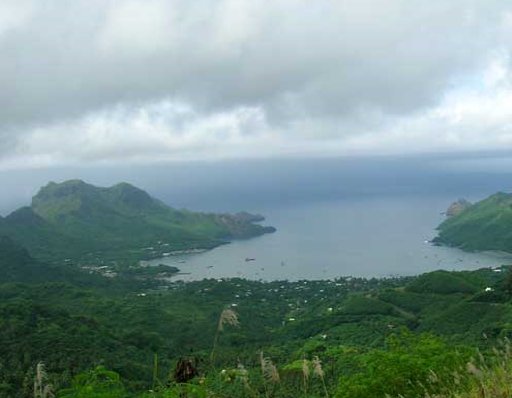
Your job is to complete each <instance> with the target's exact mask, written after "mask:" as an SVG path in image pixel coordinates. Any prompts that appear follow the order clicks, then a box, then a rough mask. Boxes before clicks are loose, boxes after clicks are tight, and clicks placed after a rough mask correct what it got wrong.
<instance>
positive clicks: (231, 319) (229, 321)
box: [210, 308, 240, 365]
mask: <svg viewBox="0 0 512 398" xmlns="http://www.w3.org/2000/svg"><path fill="white" fill-rule="evenodd" d="M225 325H229V326H233V327H238V326H239V325H240V322H239V321H238V314H237V313H236V312H235V311H233V310H232V309H231V308H226V309H224V310H223V311H222V312H221V314H220V316H219V322H218V324H217V330H216V332H215V337H214V338H213V348H212V353H211V354H210V361H211V363H212V365H213V362H214V359H215V350H216V349H217V344H218V341H219V335H220V332H222V331H223V330H224V326H225Z"/></svg>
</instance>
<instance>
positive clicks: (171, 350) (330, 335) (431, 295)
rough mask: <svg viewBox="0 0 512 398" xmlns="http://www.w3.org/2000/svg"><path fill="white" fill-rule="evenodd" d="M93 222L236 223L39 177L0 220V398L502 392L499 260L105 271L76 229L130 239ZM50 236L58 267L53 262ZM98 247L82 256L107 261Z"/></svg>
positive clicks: (127, 264)
mask: <svg viewBox="0 0 512 398" xmlns="http://www.w3.org/2000/svg"><path fill="white" fill-rule="evenodd" d="M77 191H79V194H78V195H77V194H76V192H77ZM102 206H103V207H102ZM475 206H477V207H478V206H479V204H477V205H475ZM98 209H99V210H98ZM472 209H473V207H469V208H467V209H465V210H463V211H461V212H460V214H459V215H455V216H453V218H452V219H453V220H455V221H453V222H454V223H456V220H457V217H462V216H464V215H465V214H469V212H471V211H472ZM135 210H137V211H135ZM137 212H138V213H137ZM136 213H137V214H136ZM169 214H173V216H172V217H174V218H173V221H172V223H174V224H172V223H171V222H170V221H169V220H170V218H166V217H170V216H169ZM103 216H105V220H108V221H109V222H113V223H114V224H115V228H125V229H126V231H125V233H126V234H135V233H136V232H137V233H139V232H140V233H141V236H144V231H145V228H147V231H150V232H148V233H149V234H152V233H157V234H158V232H155V231H159V228H158V227H155V225H157V224H158V225H160V227H162V228H164V229H165V228H167V227H169V225H171V224H172V225H173V227H172V228H175V227H176V225H179V222H178V221H176V220H178V219H180V218H181V222H182V224H180V225H181V226H180V227H179V228H184V229H188V231H189V232H190V231H192V230H193V229H194V228H196V230H195V232H194V234H196V233H198V231H199V230H201V232H200V233H199V234H198V235H194V236H202V237H203V238H204V237H206V236H210V237H211V236H217V237H219V236H221V235H222V234H221V235H218V233H219V232H218V230H216V231H217V232H215V231H214V229H215V228H218V227H219V225H224V226H225V225H226V223H227V224H229V223H230V222H231V221H230V220H233V219H232V218H230V217H234V216H216V215H204V214H196V213H188V214H186V213H185V212H177V211H176V210H173V209H171V208H168V207H165V206H164V205H162V204H161V203H160V202H158V201H155V200H154V199H152V198H151V197H149V196H148V195H147V194H146V193H144V192H143V191H140V190H137V189H136V188H134V187H131V186H127V185H126V184H121V185H118V186H115V187H113V188H108V189H107V188H95V187H92V186H88V185H87V184H84V183H82V182H77V181H72V182H68V183H66V184H63V185H59V184H50V185H49V186H47V187H46V188H44V189H43V190H42V191H41V192H40V193H39V194H38V195H37V196H36V197H35V198H34V203H33V205H32V207H31V208H25V209H21V210H19V211H18V212H15V213H13V214H12V215H11V216H9V217H7V219H3V220H0V223H2V224H3V226H0V229H1V228H4V229H2V231H3V232H4V233H5V232H10V231H11V232H12V230H10V228H11V227H12V225H13V224H12V223H14V224H16V225H23V228H21V229H17V230H16V231H15V233H13V234H12V237H7V236H1V235H0V398H28V397H34V398H49V397H52V396H54V395H55V394H56V396H57V397H61V398H86V397H87V398H121V397H122V398H124V397H127V398H129V397H137V398H171V397H176V398H182V397H198V398H199V397H226V398H232V397H251V398H253V397H265V398H270V397H276V398H277V397H296V396H304V397H313V398H314V397H339V398H349V397H350V398H352V397H353V398H365V397H377V398H378V397H388V396H389V397H434V396H435V397H438V398H476V397H508V396H510V395H511V394H510V391H511V390H510V386H512V380H511V376H509V375H510V374H512V372H510V370H511V369H512V361H511V357H512V350H511V348H510V346H509V344H508V339H509V338H510V337H512V268H509V266H506V265H504V266H502V267H499V268H495V269H490V268H486V269H480V270H478V271H472V272H469V271H467V272H448V271H436V272H431V273H427V274H423V275H420V276H418V277H403V278H389V279H362V278H339V279H336V280H332V281H331V280H326V281H307V280H303V281H297V282H289V281H274V282H261V281H248V280H243V279H238V278H235V279H220V280H203V281H197V282H189V283H183V282H170V281H169V278H168V277H169V276H170V275H172V274H173V273H174V272H176V269H174V268H172V267H168V266H165V265H160V266H156V267H148V266H147V264H141V263H140V262H139V261H138V260H139V259H140V255H141V253H142V252H137V253H134V252H130V251H128V252H129V254H128V255H125V256H124V257H123V256H121V258H122V261H120V260H119V258H117V257H115V258H116V259H117V260H116V262H115V264H110V265H109V266H108V267H107V268H108V271H105V272H103V270H104V267H103V266H102V267H98V266H94V267H90V266H84V265H83V263H82V261H83V251H82V250H84V249H85V247H86V246H87V245H88V244H92V245H93V246H95V250H99V246H98V245H97V242H93V240H91V241H89V242H84V241H83V240H82V238H81V237H80V236H81V235H80V232H79V231H82V232H84V231H85V232H86V235H87V236H89V235H90V234H97V235H95V236H94V239H96V238H104V239H106V240H107V242H109V244H112V245H114V246H113V247H114V248H115V250H113V251H112V252H111V254H113V255H115V253H120V251H119V250H121V249H122V248H124V247H125V245H132V244H134V242H135V240H131V241H130V240H129V238H128V237H120V238H119V240H120V243H119V245H118V246H116V245H115V244H114V243H113V241H112V239H113V236H114V235H115V233H114V231H113V230H112V231H110V230H108V228H107V226H108V225H109V224H108V223H106V222H105V223H103V224H102V221H101V220H100V219H101V218H102V217H103ZM130 217H131V220H132V221H133V224H130V223H129V222H128V221H127V220H128V218H130ZM219 217H220V219H222V220H221V221H219ZM223 217H225V218H223ZM236 219H237V220H238V221H236V223H239V224H238V225H243V224H244V223H245V224H248V225H256V224H253V222H254V221H260V218H259V217H258V216H252V215H250V214H247V213H241V214H239V215H238V216H236ZM13 220H15V221H13ZM192 220H193V221H192ZM219 223H220V224H219ZM6 225H7V227H6ZM214 226H215V228H214ZM130 228H131V229H130ZM176 228H177V227H176ZM210 228H212V229H210ZM251 228H252V227H251ZM168 231H169V230H167V232H168ZM176 231H178V230H176ZM205 231H207V232H205ZM260 231H261V230H260ZM25 233H26V234H27V235H26V236H25V235H24V234H25ZM176 233H177V235H176V236H177V237H178V236H179V237H180V239H183V240H182V243H183V242H186V244H187V245H191V244H192V240H191V235H187V234H185V233H183V234H182V233H181V232H176ZM191 233H192V232H191ZM231 233H234V232H233V230H231ZM19 234H21V235H19ZM45 234H46V235H45ZM52 234H54V235H52ZM109 234H112V236H110V235H109ZM19 236H23V239H24V240H25V242H26V243H28V246H29V248H31V249H32V251H35V252H36V253H39V254H41V253H42V251H39V250H37V247H38V245H43V243H44V247H45V250H46V252H47V253H50V254H49V255H48V258H49V260H50V261H44V258H45V256H44V255H41V256H40V257H39V258H37V259H36V258H34V256H33V255H32V253H31V252H30V250H26V249H25V248H24V247H22V246H20V244H19V240H18V239H16V238H17V237H19ZM109 236H110V237H109ZM148 236H149V235H148ZM157 238H159V236H156V235H155V236H153V237H152V238H151V239H157ZM23 239H20V240H23ZM60 239H63V240H62V241H60ZM70 239H76V243H77V244H76V245H75V244H71V243H72V240H70ZM91 239H93V238H91ZM109 239H110V240H109ZM137 239H138V238H137ZM91 242H93V243H91ZM159 242H160V243H158V241H157V243H158V244H159V245H160V248H162V247H163V245H164V244H165V243H164V242H165V241H163V240H162V241H159ZM203 242H204V241H203ZM137 243H140V242H138V241H137ZM184 244H185V243H184ZM63 246H66V250H68V251H69V253H70V259H69V260H70V261H55V259H56V258H59V256H62V255H63V254H64V249H63ZM106 246H108V245H107V244H105V247H106ZM166 247H167V246H166ZM151 250H153V253H156V254H158V251H157V250H156V249H154V248H153V249H151ZM158 250H160V249H158ZM100 251H101V250H100ZM100 251H95V252H94V253H93V255H92V257H94V258H97V259H98V261H103V262H105V261H106V259H107V258H108V257H100ZM130 253H131V254H130ZM74 254H75V255H76V257H73V255H74ZM81 256H82V257H81ZM101 256H107V251H101ZM73 259H74V260H73ZM76 259H79V260H76ZM77 265H78V266H77ZM98 270H102V272H98ZM499 344H502V345H501V346H499ZM496 346H499V348H498V349H497V350H496V349H494V347H496ZM493 394H494V395H493Z"/></svg>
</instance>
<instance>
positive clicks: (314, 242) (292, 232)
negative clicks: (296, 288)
mask: <svg viewBox="0 0 512 398" xmlns="http://www.w3.org/2000/svg"><path fill="white" fill-rule="evenodd" d="M454 199H455V198H454V197H453V196H435V195H429V196H425V195H423V196H403V195H401V196H396V197H395V196H386V197H382V196H379V197H366V198H364V197H363V198H361V197H359V198H357V199H355V198H352V199H339V200H331V201H326V202H321V201H316V202H312V203H308V204H300V205H294V206H286V207H271V208H266V209H265V208H261V209H257V208H256V209H251V210H253V211H258V212H261V213H263V214H264V215H266V216H267V222H266V223H267V224H269V225H273V226H275V227H276V228H277V232H276V233H275V234H271V235H265V236H262V237H258V238H254V239H249V240H244V241H235V242H232V243H231V244H229V245H225V246H221V247H218V248H216V249H214V250H211V251H209V252H205V253H201V254H195V255H186V256H179V257H172V258H165V259H161V260H156V261H155V263H156V264H158V263H166V264H171V265H175V266H177V267H178V268H180V269H181V271H182V272H183V273H188V274H186V275H179V276H177V277H176V279H182V280H197V279H202V278H223V277H244V278H249V279H262V280H275V279H288V280H297V279H329V278H335V277H339V276H349V275H351V276H363V277H373V276H375V277H382V276H391V275H414V274H419V273H422V272H426V271H431V270H435V269H441V268H442V269H447V270H462V269H476V268H481V267H484V266H496V265H501V264H505V263H512V256H510V255H505V254H503V253H501V254H500V253H465V252H462V251H460V250H458V249H452V248H446V247H435V246H432V245H430V244H428V242H426V241H428V240H430V239H432V238H433V237H434V236H435V227H436V226H437V225H438V224H439V223H440V222H441V221H442V220H443V218H444V217H443V216H442V215H441V212H443V211H444V210H445V209H446V208H447V206H448V205H449V204H450V202H451V201H453V200H454ZM247 257H249V258H254V259H255V261H251V262H246V261H245V259H246V258H247Z"/></svg>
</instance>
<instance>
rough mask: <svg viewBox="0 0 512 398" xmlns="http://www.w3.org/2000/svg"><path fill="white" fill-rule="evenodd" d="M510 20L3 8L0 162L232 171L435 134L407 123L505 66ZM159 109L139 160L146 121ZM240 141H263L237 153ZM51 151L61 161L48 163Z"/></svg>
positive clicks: (196, 6) (466, 8)
mask: <svg viewBox="0 0 512 398" xmlns="http://www.w3.org/2000/svg"><path fill="white" fill-rule="evenodd" d="M510 10H511V4H510V3H509V2H508V1H502V0H496V1H492V0H481V1H478V0H474V1H467V0H453V1H449V2H447V1H441V0H439V1H436V0H434V1H429V2H425V1H424V0H381V1H379V0H373V1H370V0H353V1H352V0H350V1H343V2H336V1H330V0H329V1H327V0H318V1H314V2H311V1H305V0H280V1H270V0H268V1H262V2H254V1H249V0H244V1H240V0H221V1H207V0H198V1H194V2H190V1H186V0H109V1H105V0H87V1H85V0H84V1H73V2H69V1H66V2H62V1H57V0H48V1H44V2H41V1H36V0H33V1H30V0H24V1H19V0H17V1H10V0H6V1H4V2H2V4H1V5H0V15H3V17H0V87H1V88H2V89H1V90H0V126H1V127H2V132H3V135H2V145H0V147H3V148H4V151H7V152H9V153H10V154H11V155H12V154H13V153H14V152H13V151H12V148H13V143H12V142H9V141H8V139H7V137H10V139H13V137H16V138H17V139H18V141H17V142H18V146H17V147H16V151H17V152H16V153H15V154H16V155H18V154H23V153H28V154H31V156H36V157H39V158H41V157H43V158H45V159H46V158H48V159H49V158H52V157H55V156H57V157H58V156H59V154H58V152H59V151H61V152H62V151H66V150H69V148H70V147H73V146H75V147H76V148H77V151H76V153H75V152H73V151H71V153H72V156H75V157H76V158H82V159H85V160H87V159H95V158H99V159H108V158H109V157H114V158H115V157H117V156H120V155H119V154H116V151H117V152H122V153H125V154H126V153H130V150H133V151H135V152H136V150H137V149H141V151H142V153H144V151H146V152H147V153H148V154H151V153H152V154H156V155H159V152H161V151H162V152H164V153H174V152H173V148H174V151H178V152H180V153H183V152H187V151H190V152H193V151H194V150H196V149H197V150H198V152H197V156H202V155H203V152H202V150H201V147H204V148H205V149H204V151H207V150H208V149H209V148H211V146H212V145H215V142H218V143H226V142H227V143H228V144H230V147H229V148H221V150H219V154H220V156H227V153H228V152H230V151H233V150H236V151H240V150H241V149H240V148H241V146H243V145H255V146H256V147H258V145H260V146H262V147H269V145H270V144H271V143H274V144H275V146H277V147H280V149H281V150H282V151H283V152H286V146H287V144H288V143H290V144H292V145H291V149H290V150H291V151H292V152H293V151H295V150H297V151H299V152H300V149H298V148H294V147H293V142H291V141H293V140H291V139H290V137H299V138H300V137H302V138H300V139H303V137H306V139H311V138H315V139H318V138H322V139H328V140H329V139H331V140H332V139H336V138H339V137H346V136H355V135H357V137H362V138H358V139H360V140H361V139H364V134H366V133H368V132H373V133H375V132H376V133H378V131H377V130H378V129H383V131H384V135H385V134H394V132H395V131H397V130H400V129H405V128H406V127H410V126H413V127H415V128H419V129H420V130H422V131H424V130H427V129H428V126H424V121H425V118H426V117H425V115H423V116H421V117H420V119H419V120H416V119H415V120H414V121H412V122H411V121H409V120H408V118H410V117H415V116H416V115H417V114H418V113H420V112H424V111H425V112H428V111H429V109H431V108H435V107H436V106H439V104H440V103H442V102H443V100H444V98H445V96H446V93H447V92H449V91H450V90H453V89H454V87H455V89H456V88H457V87H458V86H460V85H462V86H464V85H469V86H471V84H473V83H472V81H471V76H474V75H475V74H478V73H481V71H482V70H483V69H485V68H486V67H487V66H488V63H489V62H490V61H489V60H490V59H492V58H493V57H494V56H495V54H496V52H497V51H501V52H502V53H503V52H504V53H505V54H507V53H508V51H509V49H510V47H509V46H510V42H507V40H509V35H508V34H507V32H508V33H510V26H512V23H511V20H512V19H511V17H510V15H511V14H510V12H511V11H510ZM507 67H508V66H507ZM465 79H467V81H466V80H465ZM461 82H462V83H461ZM468 82H469V83H468ZM169 102H170V103H173V104H179V106H185V107H188V108H189V109H190V112H189V114H188V116H187V118H185V119H186V120H185V121H183V118H181V119H180V118H176V117H169V116H165V115H166V114H167V113H168V112H170V114H171V116H172V115H174V114H175V113H176V110H175V109H174V108H173V109H171V110H169V108H168V107H167V108H166V107H165V104H168V103H169ZM158 103H163V104H164V106H161V107H160V108H159V110H158V111H150V112H149V115H150V116H149V117H148V118H149V119H148V118H146V119H147V120H149V125H150V126H151V128H152V129H153V130H154V134H153V135H151V134H149V135H148V137H154V139H153V140H152V141H150V142H148V143H147V145H145V146H144V147H143V148H141V146H140V140H139V139H138V138H137V137H139V138H140V137H141V136H142V137H143V136H144V133H143V127H144V126H143V124H141V118H142V119H144V117H145V116H144V115H142V116H141V112H142V113H143V114H144V112H146V111H147V109H150V110H151V109H154V107H155V105H154V104H158ZM179 106H178V107H179ZM119 109H122V111H119ZM247 109H249V110H250V113H251V112H252V113H251V115H252V116H250V117H249V118H248V119H247V117H246V118H245V119H244V117H245V116H240V115H241V114H243V112H244V110H247ZM120 115H121V116H122V117H121V116H120ZM137 115H138V116H137ZM230 117H231V119H230ZM240 118H242V119H243V120H242V121H240ZM163 119H164V120H163ZM220 119H222V122H219V120H220ZM404 119H406V120H405V121H404ZM155 120H156V122H155ZM233 120H235V121H233ZM213 121H215V122H216V123H217V125H214V127H212V128H206V127H205V123H212V122H213ZM439 123H440V124H441V125H442V123H443V121H442V120H441V122H439V120H438V119H436V124H435V126H436V127H437V128H439ZM420 125H421V126H420ZM91 126H95V127H94V129H93V128H92V127H91ZM141 126H142V127H141ZM404 126H405V127H404ZM418 126H420V127H418ZM146 127H147V126H146ZM484 127H485V126H484ZM185 128H186V129H187V132H186V133H187V134H185V133H184V130H183V129H185ZM101 129H103V130H101ZM99 130H101V131H99ZM221 130H227V131H228V132H227V133H226V134H227V135H228V137H227V139H226V137H223V136H219V135H222V134H220V133H219V131H221ZM483 130H485V128H483ZM92 131H93V132H92ZM120 131H126V140H123V138H122V137H121V134H120V133H119V132H120ZM229 131H231V132H232V133H231V134H230V133H229ZM390 132H391V133H390ZM244 134H245V135H247V134H248V135H250V136H256V138H258V139H259V141H257V142H255V141H251V140H249V141H247V142H245V144H244V143H241V141H243V140H242V139H241V138H240V137H244ZM100 136H101V139H100V138H98V137H100ZM34 137H35V138H34ZM212 137H213V138H212ZM299 138H298V139H299ZM52 140H53V141H52ZM215 140H217V141H215ZM272 140H274V141H272ZM59 141H65V143H66V144H65V146H62V147H61V148H58V144H57V142H59ZM106 141H109V142H108V143H107V144H105V142H106ZM45 142H50V143H52V142H53V143H54V145H53V149H52V148H50V147H49V145H46V148H45V149H44V150H40V151H38V148H44V147H45V144H44V143H45ZM205 142H206V143H205ZM124 143H128V144H130V145H132V146H131V147H127V146H126V145H124ZM162 143H164V145H162ZM73 144H75V145H73ZM187 145H188V146H187ZM270 146H271V145H270ZM313 146H314V145H313ZM303 147H304V145H302V146H301V148H303ZM331 147H332V146H331ZM245 148H248V147H247V146H246V147H245ZM350 148H351V147H350V145H349V147H348V150H350ZM277 152H278V151H277V149H276V153H277ZM242 153H245V152H244V151H242ZM133 156H136V154H134V155H133ZM149 157H151V156H149ZM43 163H44V161H43Z"/></svg>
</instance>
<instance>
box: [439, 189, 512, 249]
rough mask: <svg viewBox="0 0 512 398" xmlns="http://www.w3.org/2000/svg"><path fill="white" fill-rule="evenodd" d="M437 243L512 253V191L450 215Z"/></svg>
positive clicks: (440, 229)
mask: <svg viewBox="0 0 512 398" xmlns="http://www.w3.org/2000/svg"><path fill="white" fill-rule="evenodd" d="M435 242H437V243H442V244H447V245H451V246H457V247H461V248H462V249H465V250H503V251H507V252H512V194H507V193H503V192H500V193H497V194H494V195H492V196H490V197H489V198H487V199H484V200H482V201H480V202H478V203H475V204H473V205H471V206H468V207H467V208H465V209H464V210H463V211H461V212H460V213H457V214H455V215H453V216H452V217H449V218H447V219H446V220H445V221H444V222H443V223H442V224H441V225H440V226H439V236H438V237H437V238H436V239H435Z"/></svg>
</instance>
